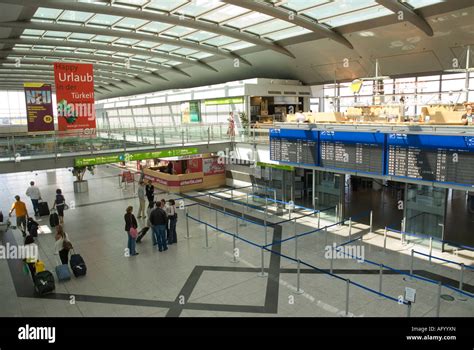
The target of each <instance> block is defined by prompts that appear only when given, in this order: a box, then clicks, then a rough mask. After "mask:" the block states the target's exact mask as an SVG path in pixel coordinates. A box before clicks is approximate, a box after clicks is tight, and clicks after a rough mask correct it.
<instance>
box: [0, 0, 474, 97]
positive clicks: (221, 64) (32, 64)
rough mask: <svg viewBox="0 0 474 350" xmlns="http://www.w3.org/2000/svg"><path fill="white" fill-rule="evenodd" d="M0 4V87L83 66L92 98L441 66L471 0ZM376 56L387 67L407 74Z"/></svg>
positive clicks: (468, 29) (465, 25)
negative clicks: (91, 82)
mask: <svg viewBox="0 0 474 350" xmlns="http://www.w3.org/2000/svg"><path fill="white" fill-rule="evenodd" d="M0 7H1V9H2V11H0V88H20V87H21V84H22V83H23V82H24V81H25V77H31V78H32V79H33V78H34V79H36V78H37V79H42V81H43V80H44V81H47V80H53V75H52V64H53V63H54V62H56V61H74V62H89V63H93V64H94V72H95V88H96V94H97V96H96V99H101V98H110V97H116V96H123V95H130V94H137V93H144V92H150V91H156V90H163V89H169V88H184V87H191V86H199V85H208V84H213V83H221V82H224V81H229V80H239V79H245V78H251V77H256V76H259V77H273V78H287V79H299V80H302V81H303V82H305V83H317V82H323V81H325V80H328V74H330V73H328V72H332V75H335V76H336V78H338V79H349V78H351V77H353V76H357V75H360V74H363V75H364V76H366V75H370V70H371V69H372V64H373V60H374V58H382V59H383V58H384V57H385V58H386V57H396V56H398V55H402V56H403V55H406V54H420V53H423V52H420V51H424V52H425V53H427V54H428V55H427V56H423V55H422V56H420V57H422V59H424V60H427V61H429V62H431V61H433V62H434V64H433V63H432V62H431V66H430V64H428V63H427V65H426V66H425V67H424V68H422V70H423V69H425V70H426V71H429V70H430V69H431V70H442V69H445V68H449V66H448V67H444V65H445V62H448V64H449V59H450V58H451V57H452V56H453V55H456V54H457V53H456V48H455V46H462V45H466V44H472V43H470V42H469V40H472V39H471V38H472V34H473V33H474V30H473V26H472V24H470V22H472V21H469V18H471V19H472V16H473V6H472V0H457V1H443V0H405V1H397V0H281V1H279V0H273V1H263V0H261V1H252V0H220V1H217V0H109V1H99V0H77V1H67V0H0ZM453 15H454V17H452V16H453ZM443 16H444V17H446V16H447V18H445V20H441V18H443ZM449 16H451V17H449ZM448 31H449V33H448V34H445V33H446V32H448ZM450 39H451V40H450ZM453 39H455V40H453ZM383 40H385V41H387V44H389V43H390V42H392V44H393V42H395V41H400V42H401V43H402V46H400V45H398V44H399V43H397V45H398V46H397V45H394V47H391V46H389V45H385V44H384V43H383ZM407 40H408V41H407ZM404 41H407V43H405V42H404ZM420 43H421V44H422V45H421V44H420ZM405 44H406V45H405ZM418 45H419V46H424V47H423V49H422V48H421V47H417V46H418ZM392 46H393V45H392ZM404 46H406V47H409V48H411V49H410V50H403V47H404ZM400 47H402V48H401V49H400ZM413 47H414V48H413ZM409 51H412V52H409ZM434 51H436V52H434ZM430 52H432V53H431V54H430ZM433 55H434V56H433ZM403 59H405V58H403ZM403 59H401V60H403ZM343 61H344V62H348V65H347V66H346V64H345V65H344V67H343V68H345V69H342V70H341V69H340V67H337V65H338V62H339V63H341V62H343ZM408 61H409V60H408ZM394 62H396V59H395V60H394ZM385 63H386V65H385V66H384V65H383V66H382V69H384V68H385V69H386V70H389V71H390V74H403V73H413V69H415V68H414V67H411V68H410V67H409V65H408V66H404V67H403V66H400V65H397V64H395V66H397V69H392V68H393V67H392V64H390V63H389V60H387V61H386V62H385ZM351 64H352V66H351ZM416 69H418V70H419V69H420V68H419V67H418V68H416ZM28 73H29V74H28ZM338 75H339V76H338Z"/></svg>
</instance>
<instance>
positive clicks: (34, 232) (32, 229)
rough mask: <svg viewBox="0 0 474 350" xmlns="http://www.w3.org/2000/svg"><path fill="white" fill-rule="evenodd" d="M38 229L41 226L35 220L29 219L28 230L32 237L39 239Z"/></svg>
mask: <svg viewBox="0 0 474 350" xmlns="http://www.w3.org/2000/svg"><path fill="white" fill-rule="evenodd" d="M38 227H39V224H38V223H37V222H36V221H35V220H33V218H28V221H27V223H26V229H27V230H28V233H29V234H30V236H31V237H38Z"/></svg>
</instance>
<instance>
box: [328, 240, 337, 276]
mask: <svg viewBox="0 0 474 350" xmlns="http://www.w3.org/2000/svg"><path fill="white" fill-rule="evenodd" d="M335 251H336V250H335V249H334V248H333V247H332V246H331V262H330V266H329V272H331V273H332V267H333V264H334V254H335Z"/></svg>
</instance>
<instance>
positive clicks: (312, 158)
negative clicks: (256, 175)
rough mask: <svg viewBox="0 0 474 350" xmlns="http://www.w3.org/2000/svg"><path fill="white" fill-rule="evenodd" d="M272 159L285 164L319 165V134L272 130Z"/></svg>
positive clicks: (314, 132)
mask: <svg viewBox="0 0 474 350" xmlns="http://www.w3.org/2000/svg"><path fill="white" fill-rule="evenodd" d="M270 159H271V160H274V161H278V162H285V163H299V164H307V165H313V166H314V165H317V163H318V132H317V131H311V130H293V129H270Z"/></svg>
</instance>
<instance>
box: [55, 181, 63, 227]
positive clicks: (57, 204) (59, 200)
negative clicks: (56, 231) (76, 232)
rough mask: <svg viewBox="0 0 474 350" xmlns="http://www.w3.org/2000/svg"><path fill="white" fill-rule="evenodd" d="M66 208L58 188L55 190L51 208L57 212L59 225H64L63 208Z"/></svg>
mask: <svg viewBox="0 0 474 350" xmlns="http://www.w3.org/2000/svg"><path fill="white" fill-rule="evenodd" d="M65 207H66V199H65V198H64V196H63V194H62V191H61V190H60V189H59V188H58V189H57V190H56V199H55V200H54V205H53V208H56V209H57V210H58V216H59V223H60V224H61V225H64V208H65Z"/></svg>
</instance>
